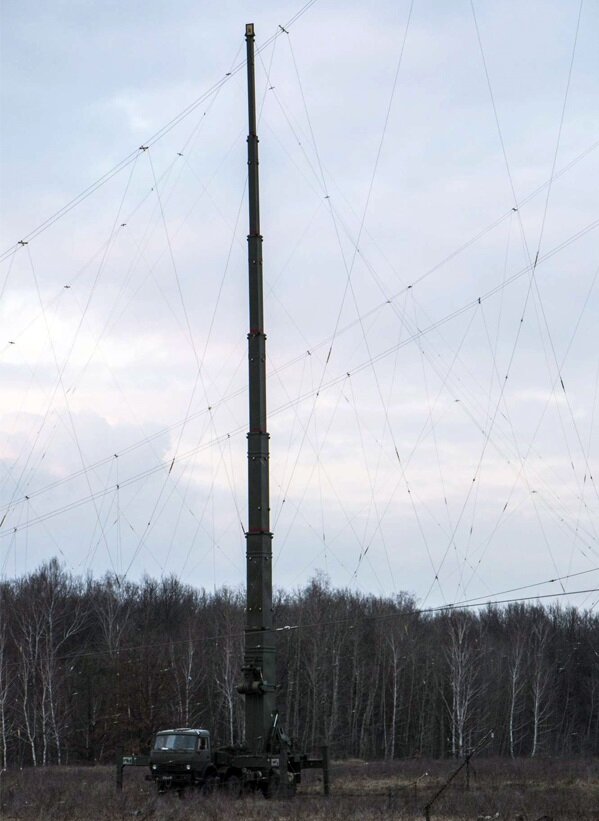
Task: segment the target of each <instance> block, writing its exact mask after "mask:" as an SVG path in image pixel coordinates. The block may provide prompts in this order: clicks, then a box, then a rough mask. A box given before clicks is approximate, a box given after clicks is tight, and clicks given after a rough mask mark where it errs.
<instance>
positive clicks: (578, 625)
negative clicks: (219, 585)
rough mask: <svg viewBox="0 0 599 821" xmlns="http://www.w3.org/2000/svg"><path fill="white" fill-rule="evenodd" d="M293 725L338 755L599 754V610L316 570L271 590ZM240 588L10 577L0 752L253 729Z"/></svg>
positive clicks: (14, 757) (1, 660)
mask: <svg viewBox="0 0 599 821" xmlns="http://www.w3.org/2000/svg"><path fill="white" fill-rule="evenodd" d="M275 624H276V627H277V629H278V631H277V633H276V636H277V653H278V655H277V667H278V683H279V685H280V694H279V708H280V711H281V718H282V722H283V726H284V727H285V728H286V730H287V732H288V733H289V734H290V735H291V736H292V737H293V738H294V739H296V741H297V742H298V743H299V745H300V746H301V747H302V748H304V749H306V750H311V749H313V748H314V747H317V746H318V745H320V744H322V743H325V742H326V743H328V744H329V745H330V747H331V752H332V755H333V756H335V757H338V758H345V757H360V758H367V759H373V758H381V759H382V758H385V759H394V758H406V757H423V758H429V757H434V758H439V757H448V756H459V755H461V754H462V753H464V752H465V751H466V750H467V749H468V748H470V747H472V746H473V745H475V744H476V743H477V742H478V741H479V740H480V738H482V736H484V735H485V733H487V732H488V731H489V730H491V729H493V730H494V734H495V735H494V740H493V742H492V744H491V745H490V746H489V748H488V751H489V753H491V754H493V755H504V756H512V757H517V756H532V757H535V756H548V755H551V756H567V757H571V756H577V755H597V754H598V753H599V616H598V615H596V614H595V613H593V612H582V611H579V610H576V609H573V608H563V607H557V606H551V607H548V608H545V607H541V606H539V605H533V604H526V603H522V604H512V605H508V606H504V607H497V606H487V607H482V608H479V609H477V610H476V611H469V610H454V611H440V612H428V613H427V612H418V611H417V610H416V608H415V602H414V601H413V599H412V598H411V597H410V596H409V595H407V594H403V595H400V596H397V597H395V598H393V599H391V598H381V597H377V596H374V595H362V594H359V593H356V592H355V591H349V590H340V589H333V588H332V587H331V586H330V585H329V583H328V582H327V580H326V578H323V577H316V578H314V579H313V580H312V581H311V582H310V583H309V584H308V585H307V586H306V587H305V588H303V589H301V590H298V591H294V592H283V591H279V592H278V593H277V595H276V601H275ZM243 626H244V596H243V594H242V592H240V591H234V590H229V589H221V590H218V591H216V592H212V593H209V592H206V591H205V590H196V589H193V588H191V587H189V586H186V585H184V584H182V583H181V582H180V581H179V580H177V579H176V578H174V577H170V578H164V579H160V580H154V579H151V578H145V579H144V580H143V581H141V582H139V583H134V582H129V581H126V582H123V583H119V581H118V580H117V579H116V578H115V577H114V576H110V575H107V576H106V577H104V578H103V579H101V580H95V579H91V578H86V579H82V578H79V577H75V576H73V575H71V574H69V573H67V572H66V571H65V570H64V568H62V567H61V566H60V564H59V563H58V562H57V561H56V560H52V561H51V562H49V563H47V564H45V565H43V566H42V567H40V568H39V569H38V570H37V571H35V572H33V573H31V574H29V575H27V576H24V577H22V578H19V579H16V580H12V581H5V582H3V583H1V584H0V765H1V766H2V768H14V767H22V766H29V765H35V766H42V765H49V764H75V763H85V762H90V763H91V762H111V761H114V759H115V756H116V755H117V751H118V750H119V749H121V748H123V749H124V750H125V752H143V751H144V750H145V749H147V747H148V745H149V743H150V739H151V736H152V734H153V733H154V732H155V731H156V730H158V729H164V728H168V727H173V726H175V727H181V726H196V727H197V726H201V727H206V728H207V729H209V730H210V731H211V733H212V736H213V740H214V743H216V744H220V745H222V744H230V743H238V742H241V741H242V734H243V701H242V698H241V697H240V696H239V695H238V694H237V692H236V686H237V684H238V681H239V679H240V667H241V663H242V651H243Z"/></svg>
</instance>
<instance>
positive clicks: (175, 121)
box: [0, 0, 317, 262]
mask: <svg viewBox="0 0 599 821" xmlns="http://www.w3.org/2000/svg"><path fill="white" fill-rule="evenodd" d="M316 2H317V0H308V2H307V3H305V4H304V5H303V6H302V7H301V8H300V9H299V10H298V11H297V12H296V13H295V14H294V15H293V17H291V18H290V20H288V21H287V22H286V23H285V28H286V29H288V28H290V27H291V26H292V25H293V24H294V23H296V22H297V21H298V20H299V19H300V17H302V16H303V15H304V14H305V13H306V12H307V11H308V10H309V9H310V8H311V7H312V6H313V5H314V4H315V3H316ZM282 33H283V32H282V31H281V30H280V29H277V30H276V31H275V33H274V34H273V35H271V37H269V38H268V39H267V40H266V41H265V42H264V43H262V45H260V46H258V47H257V49H256V52H257V53H258V54H259V53H260V52H261V51H263V50H264V49H265V48H268V46H269V45H271V44H272V42H273V40H276V39H277V37H280V36H281V34H282ZM245 65H246V60H243V61H242V62H240V63H238V64H237V65H236V66H234V67H233V68H232V69H231V71H229V72H227V73H226V74H225V76H224V77H221V78H220V80H217V81H216V83H214V84H213V85H212V86H211V87H210V88H209V89H207V90H206V91H205V92H204V93H203V94H201V95H200V96H199V97H197V98H196V99H195V100H194V101H193V102H191V103H190V104H189V105H188V106H186V108H184V109H183V110H182V111H180V112H179V113H178V114H177V115H175V117H173V118H172V119H171V120H169V122H167V123H166V124H165V125H163V126H162V127H161V128H160V129H159V130H158V131H156V132H155V133H154V134H153V135H152V136H151V137H149V138H148V139H147V140H145V141H144V143H143V145H144V146H147V147H148V148H149V147H151V146H152V145H154V144H155V143H157V142H158V141H159V140H161V139H162V138H163V137H164V136H165V135H166V134H168V133H169V132H170V131H172V130H173V128H175V127H176V126H177V125H179V123H181V122H182V121H183V120H184V119H186V117H188V116H189V115H190V114H191V113H192V112H193V111H195V110H196V108H198V106H200V105H201V104H202V103H203V102H205V101H206V100H207V99H209V98H210V97H211V96H212V95H213V94H215V93H216V92H217V91H219V90H220V88H221V86H223V85H224V84H225V83H227V82H228V81H229V80H230V79H231V78H232V77H234V76H235V75H236V74H238V73H239V72H240V71H241V70H242V69H243V68H244V67H245ZM139 151H140V149H139V148H137V149H135V151H132V152H131V153H130V154H128V155H127V156H126V157H124V158H123V159H122V160H121V161H120V162H119V163H117V164H116V165H115V166H114V167H113V168H111V169H110V170H109V171H107V172H106V173H105V174H103V175H102V176H101V177H99V178H98V179H97V180H96V181H95V182H93V183H92V184H91V185H89V186H88V187H87V188H85V189H84V190H83V191H82V192H81V193H80V194H78V195H77V196H76V197H74V198H73V199H72V200H70V201H69V202H68V203H66V205H64V206H63V207H62V208H61V209H59V210H58V211H56V212H55V213H54V214H52V215H51V216H50V217H48V218H47V219H46V220H44V222H42V223H40V224H39V225H38V226H37V227H36V228H34V229H33V230H31V231H30V232H29V233H28V234H25V235H24V236H23V237H21V239H20V240H19V241H18V242H16V243H15V244H14V245H12V246H11V247H10V248H8V249H7V250H6V251H5V252H3V253H2V254H0V262H3V261H4V260H5V259H7V258H8V256H9V255H10V254H12V253H14V251H16V250H18V249H19V246H20V244H21V243H22V242H31V241H32V240H33V239H35V237H37V236H39V235H40V234H41V233H43V232H44V231H45V230H47V229H48V228H50V226H51V225H53V224H54V223H55V222H57V221H58V220H59V219H60V218H61V217H63V216H64V215H65V214H68V212H69V211H72V210H73V208H76V206H77V205H79V204H80V203H81V202H83V200H85V199H87V197H89V196H91V194H93V193H94V192H95V191H97V190H98V189H99V188H101V187H102V186H103V185H105V184H106V183H107V182H108V181H109V180H111V179H112V178H113V177H114V176H115V174H118V173H119V171H122V170H123V169H124V168H126V167H127V166H128V165H130V164H131V163H132V162H134V161H135V159H136V158H137V157H138V156H139Z"/></svg>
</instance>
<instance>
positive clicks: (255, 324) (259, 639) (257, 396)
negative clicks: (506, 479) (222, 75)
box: [238, 23, 276, 753]
mask: <svg viewBox="0 0 599 821" xmlns="http://www.w3.org/2000/svg"><path fill="white" fill-rule="evenodd" d="M245 39H246V44H247V85H248V123H249V133H248V139H247V145H248V200H249V234H248V276H249V321H250V328H249V333H248V360H249V362H248V365H249V431H248V435H247V442H248V450H247V453H248V528H247V533H246V548H247V553H246V559H247V563H246V564H247V603H246V607H247V610H246V626H245V656H244V664H243V668H242V671H243V680H242V683H241V684H240V686H239V688H238V689H239V692H240V693H243V694H244V695H245V742H246V745H247V747H248V749H249V750H251V751H252V752H255V753H257V752H264V751H266V749H267V746H268V743H269V737H270V733H271V728H272V727H273V721H274V720H275V715H276V697H275V643H274V633H273V623H272V533H271V532H270V499H269V447H268V440H269V434H268V431H267V418H266V336H265V334H264V299H263V286H262V235H261V234H260V187H259V174H258V135H257V133H256V87H255V70H254V24H253V23H248V24H247V25H246V27H245Z"/></svg>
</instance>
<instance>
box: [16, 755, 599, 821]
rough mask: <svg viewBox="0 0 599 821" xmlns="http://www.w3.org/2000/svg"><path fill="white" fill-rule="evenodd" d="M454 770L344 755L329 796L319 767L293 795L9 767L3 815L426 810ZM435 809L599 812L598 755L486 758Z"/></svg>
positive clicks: (73, 817) (39, 818) (452, 813)
mask: <svg viewBox="0 0 599 821" xmlns="http://www.w3.org/2000/svg"><path fill="white" fill-rule="evenodd" d="M452 770H453V762H451V761H422V760H412V761H394V762H362V761H345V762H338V763H335V764H334V765H333V768H332V785H331V786H332V794H331V796H330V797H329V798H328V799H327V798H324V797H323V796H322V795H321V794H320V791H321V789H322V784H321V782H320V776H319V774H318V773H317V772H316V771H313V772H308V773H307V774H306V777H305V782H304V783H303V784H302V785H301V788H300V790H299V791H298V794H297V796H296V797H295V798H294V799H293V800H291V801H269V802H266V801H265V800H264V799H263V798H262V797H256V796H248V797H246V798H242V799H238V800H233V799H228V798H227V797H225V796H221V795H215V796H213V797H210V798H205V797H203V796H201V795H199V794H198V793H195V792H191V791H190V792H188V793H187V794H184V795H183V796H182V797H179V796H178V795H176V794H170V795H165V796H158V795H156V793H155V791H154V788H153V785H152V784H150V783H148V782H146V781H145V780H144V775H145V770H140V769H132V768H130V769H127V770H125V779H124V789H123V791H122V792H121V793H118V792H117V791H116V789H115V778H114V775H115V774H114V770H113V769H112V768H110V767H87V768H83V767H61V768H57V767H52V768H47V769H37V770H32V769H28V770H23V771H21V772H5V773H3V774H2V776H1V779H2V780H1V786H0V818H2V821H17V819H19V821H21V820H22V821H50V820H51V819H56V820H57V821H59V820H60V821H63V820H64V821H88V819H89V820H90V821H93V820H94V819H97V820H98V821H117V819H118V820H119V821H120V819H134V818H136V819H155V820H156V821H191V819H194V820H195V819H206V821H228V819H248V820H249V821H254V819H255V821H258V819H260V821H264V820H265V819H277V821H296V819H297V821H303V820H304V819H305V820H306V821H307V819H323V821H336V820H337V819H339V821H350V820H351V819H356V821H357V819H360V820H362V819H364V821H369V819H406V821H407V820H408V819H417V818H423V817H424V813H423V807H424V805H425V804H426V803H427V801H428V800H429V799H430V798H431V796H432V795H433V794H434V793H435V792H436V791H437V789H438V788H439V787H440V786H441V784H443V783H444V781H445V779H446V778H447V776H448V775H449V774H450V773H451V772H452ZM431 818H432V819H443V820H444V821H450V820H451V821H458V820H459V821H466V819H468V820H470V819H472V821H475V820H476V819H505V820H506V821H507V820H509V821H517V819H518V820H519V821H536V819H539V818H546V819H548V818H551V819H553V821H558V819H567V820H568V821H586V820H587V819H588V821H599V761H598V760H576V761H574V760H572V761H560V760H555V759H554V760H533V761H531V760H520V761H506V760H503V759H481V760H480V761H477V762H475V763H474V767H473V768H472V769H471V772H470V788H469V789H466V779H465V774H464V772H462V773H460V775H458V777H457V778H456V779H455V781H454V782H453V783H452V784H451V785H450V786H449V788H448V789H447V790H446V792H445V793H444V794H443V796H442V797H441V798H440V799H439V800H438V802H437V803H436V804H435V805H434V807H433V808H432V810H431Z"/></svg>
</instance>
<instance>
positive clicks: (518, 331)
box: [424, 0, 539, 601]
mask: <svg viewBox="0 0 599 821" xmlns="http://www.w3.org/2000/svg"><path fill="white" fill-rule="evenodd" d="M470 7H471V10H472V16H473V19H474V24H475V29H476V36H477V39H478V43H479V47H480V51H481V57H482V61H483V67H484V72H485V76H486V79H487V85H488V89H489V94H490V97H491V104H492V107H493V113H494V117H495V122H496V125H497V129H498V134H499V140H500V143H501V149H502V152H503V157H504V160H505V164H506V169H507V173H508V178H509V181H510V186H511V190H512V195H513V198H514V204H515V206H516V209H518V200H517V197H516V192H515V188H514V184H513V179H512V175H511V171H510V167H509V162H508V159H507V152H506V149H505V144H504V141H503V135H502V131H501V127H500V123H499V118H498V113H497V108H496V105H495V98H494V95H493V90H492V86H491V81H490V77H489V72H488V69H487V63H486V59H485V55H484V50H483V46H482V41H481V38H480V32H479V28H478V22H477V18H476V11H475V9H474V2H473V0H470ZM518 214H519V211H518ZM519 217H520V225H521V230H522V232H523V225H522V220H521V216H520V215H519ZM523 240H524V242H525V243H526V240H525V235H524V232H523ZM526 250H527V251H528V248H527V247H526ZM528 258H529V266H528V269H529V271H530V277H529V282H528V288H527V291H526V297H525V300H524V305H523V308H522V318H521V321H520V322H519V323H518V327H517V329H516V334H515V339H514V344H513V347H512V351H511V354H510V358H509V361H508V365H507V369H506V376H505V378H504V380H503V383H502V386H501V390H500V393H499V398H498V400H497V404H496V406H495V411H494V413H493V417H492V419H491V423H490V425H489V426H488V430H487V431H486V433H485V437H484V443H483V448H482V451H481V454H480V458H479V460H478V465H477V467H476V470H475V473H474V478H473V479H472V482H471V483H470V484H469V487H468V491H467V493H466V497H465V499H464V503H463V505H462V508H461V510H460V513H459V516H458V519H457V522H456V529H457V527H458V526H459V524H460V522H461V520H462V517H463V515H464V512H465V509H466V505H467V504H468V501H469V499H470V496H471V494H472V489H473V487H474V484H475V483H476V481H477V477H478V475H479V472H480V468H481V465H482V461H483V459H484V455H485V452H486V449H487V446H488V443H489V439H490V435H491V432H492V430H493V427H494V424H495V420H496V417H497V412H498V410H499V406H500V403H501V402H502V400H503V396H504V393H505V389H506V386H507V380H508V377H509V374H510V371H511V367H512V364H513V361H514V357H515V353H516V349H517V346H518V342H519V339H520V335H521V331H522V325H523V321H522V320H523V317H524V315H525V314H526V309H527V306H528V303H529V300H530V296H531V293H532V292H533V288H534V285H535V269H536V266H537V263H538V259H539V257H538V256H537V257H536V258H535V261H534V263H533V262H532V260H531V259H530V255H529V254H528ZM537 292H538V289H537ZM448 551H449V545H448V546H447V548H446V549H445V552H444V553H443V558H442V561H441V565H440V567H442V566H443V564H444V562H445V559H446V557H447V555H448ZM431 590H432V585H431V587H430V588H429V591H428V593H427V596H426V597H425V599H424V600H425V601H426V598H427V597H428V595H430V592H431Z"/></svg>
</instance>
